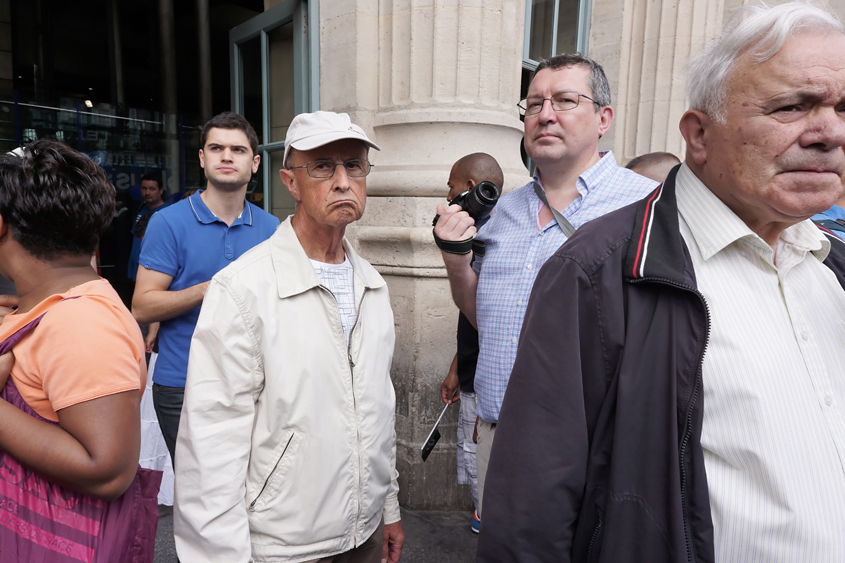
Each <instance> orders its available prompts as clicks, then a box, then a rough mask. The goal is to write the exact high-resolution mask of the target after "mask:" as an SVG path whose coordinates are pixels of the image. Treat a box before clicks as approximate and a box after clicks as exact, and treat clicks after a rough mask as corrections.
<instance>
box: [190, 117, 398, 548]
mask: <svg viewBox="0 0 845 563" xmlns="http://www.w3.org/2000/svg"><path fill="white" fill-rule="evenodd" d="M369 148H374V149H378V146H377V145H376V144H375V143H373V142H372V141H370V140H369V139H368V138H367V136H366V134H365V133H364V132H363V130H361V128H360V127H358V126H357V125H354V124H353V123H352V122H351V121H350V120H349V116H348V115H346V114H337V113H332V112H323V111H319V112H316V113H312V114H302V115H298V116H297V117H296V118H294V120H293V122H292V123H291V125H290V128H289V129H288V134H287V138H286V139H285V158H284V162H285V168H284V169H283V170H281V171H280V174H281V177H282V181H283V182H284V183H285V185H286V186H287V187H288V189H289V190H290V192H291V194H292V195H293V197H294V198H295V199H296V202H297V206H296V214H295V215H292V216H291V217H289V218H288V219H287V220H286V221H285V222H284V223H282V224H281V226H280V227H279V228H278V230H277V231H276V233H275V234H274V235H273V236H272V237H271V238H270V239H269V240H268V241H267V242H265V243H263V244H260V245H258V246H256V247H255V248H254V249H253V250H252V251H250V252H248V253H246V254H244V256H242V257H241V259H239V260H238V261H237V262H236V263H234V264H232V265H231V266H229V267H228V268H226V269H224V270H222V271H221V272H220V273H219V274H217V275H216V276H215V277H214V279H213V280H212V282H211V285H210V287H209V288H208V292H207V293H206V295H205V299H204V301H203V308H202V311H201V313H200V316H199V321H198V323H197V328H196V331H195V332H194V337H193V340H192V342H191V353H190V360H189V364H188V379H187V385H186V388H185V406H184V409H183V412H182V423H181V426H180V432H179V439H178V443H177V452H178V453H177V459H178V460H179V466H178V468H177V469H178V471H177V476H176V503H175V511H174V527H175V533H176V549H177V552H178V554H179V557H180V558H181V560H182V561H186V562H187V561H203V562H206V561H220V562H226V563H238V562H248V561H290V562H314V561H319V562H321V563H327V562H332V563H359V562H360V563H371V562H372V563H380V562H383V561H390V562H392V563H396V562H397V561H398V560H399V556H400V555H401V552H402V543H403V541H404V532H403V530H402V523H401V522H400V520H399V504H398V501H397V492H398V484H397V480H396V479H397V475H398V474H397V472H396V435H395V431H394V407H395V397H394V392H393V385H392V383H391V381H390V365H391V360H392V357H393V344H394V340H395V336H394V329H393V311H392V310H391V308H390V299H389V296H388V292H387V285H386V284H385V282H384V280H383V279H382V277H381V276H380V275H379V274H378V272H376V271H375V269H374V268H373V267H372V266H371V265H370V264H368V263H367V262H366V261H365V260H363V259H362V258H360V257H359V256H358V255H357V254H356V253H355V251H354V250H353V249H352V247H351V246H350V245H349V243H348V241H346V240H345V239H344V236H343V235H344V231H345V229H346V226H347V225H348V224H350V223H351V222H353V221H356V220H357V219H359V218H360V217H361V215H362V214H363V212H364V205H365V203H366V196H367V185H366V176H367V174H369V172H370V169H371V166H372V165H371V164H370V163H369V161H368V159H367V153H368V150H369Z"/></svg>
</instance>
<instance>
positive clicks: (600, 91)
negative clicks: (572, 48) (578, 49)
mask: <svg viewBox="0 0 845 563" xmlns="http://www.w3.org/2000/svg"><path fill="white" fill-rule="evenodd" d="M571 66H580V67H583V68H586V69H587V70H589V71H590V79H589V82H588V86H589V88H590V95H591V96H592V98H593V100H595V102H594V103H595V106H596V111H598V110H599V109H601V108H603V107H605V106H609V105H610V84H608V82H607V76H605V75H604V69H603V68H602V67H601V65H600V64H599V63H597V62H596V61H594V60H593V59H591V58H589V57H585V56H583V55H581V54H580V53H573V54H563V55H557V56H554V57H551V58H550V59H546V60H544V61H542V62H541V63H540V64H539V65H537V70H536V71H534V76H537V73H538V72H540V71H541V70H543V69H545V68H550V69H552V70H560V69H562V68H567V67H571Z"/></svg>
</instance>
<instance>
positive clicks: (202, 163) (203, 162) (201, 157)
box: [200, 149, 205, 168]
mask: <svg viewBox="0 0 845 563" xmlns="http://www.w3.org/2000/svg"><path fill="white" fill-rule="evenodd" d="M200 168H205V155H204V154H203V152H202V149H200Z"/></svg>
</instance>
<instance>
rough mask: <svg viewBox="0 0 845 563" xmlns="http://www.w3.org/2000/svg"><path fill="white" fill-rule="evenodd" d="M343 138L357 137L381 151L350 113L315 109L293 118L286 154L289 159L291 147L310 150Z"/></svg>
mask: <svg viewBox="0 0 845 563" xmlns="http://www.w3.org/2000/svg"><path fill="white" fill-rule="evenodd" d="M341 139H357V140H359V141H363V142H364V143H366V144H367V145H368V146H370V147H372V148H374V149H376V150H377V151H380V150H381V149H380V148H379V146H378V145H377V144H375V143H374V142H372V141H371V140H370V139H368V138H367V135H366V133H364V130H363V129H361V128H360V127H358V126H357V125H355V124H354V123H352V121H351V120H350V119H349V115H347V114H345V113H335V112H333V111H315V112H314V113H300V114H299V115H297V116H296V117H294V118H293V121H291V122H290V126H289V127H288V134H287V136H286V137H285V155H284V160H283V161H282V162H285V161H287V158H288V151H289V150H290V148H291V147H293V148H295V149H296V150H298V151H310V150H311V149H316V148H317V147H322V146H323V145H328V144H329V143H333V142H335V141H340V140H341Z"/></svg>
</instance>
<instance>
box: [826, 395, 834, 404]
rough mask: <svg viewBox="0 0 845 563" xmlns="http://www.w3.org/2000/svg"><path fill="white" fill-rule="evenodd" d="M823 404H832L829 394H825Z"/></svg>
mask: <svg viewBox="0 0 845 563" xmlns="http://www.w3.org/2000/svg"><path fill="white" fill-rule="evenodd" d="M824 404H826V405H827V406H830V405H832V404H833V397H831V396H830V395H825V397H824Z"/></svg>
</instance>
